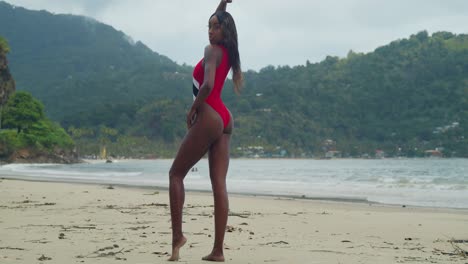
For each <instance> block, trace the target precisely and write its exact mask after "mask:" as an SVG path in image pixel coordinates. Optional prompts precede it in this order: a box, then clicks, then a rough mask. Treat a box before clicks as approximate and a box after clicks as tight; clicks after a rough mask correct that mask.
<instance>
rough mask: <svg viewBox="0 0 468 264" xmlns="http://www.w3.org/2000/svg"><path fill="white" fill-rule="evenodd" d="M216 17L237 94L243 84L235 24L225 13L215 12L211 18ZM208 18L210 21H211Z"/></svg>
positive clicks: (229, 15)
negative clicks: (221, 31)
mask: <svg viewBox="0 0 468 264" xmlns="http://www.w3.org/2000/svg"><path fill="white" fill-rule="evenodd" d="M213 16H216V17H217V18H218V22H219V24H220V25H221V28H222V30H223V37H224V38H223V42H222V44H223V45H224V46H225V47H226V48H227V50H228V54H229V62H230V64H231V68H232V81H233V82H234V91H235V92H236V93H237V94H239V93H240V91H241V88H242V85H243V82H244V77H243V76H242V70H241V62H240V56H239V44H238V42H237V30H236V23H235V22H234V18H232V16H231V14H229V13H228V12H226V11H217V12H216V13H214V14H213V15H212V16H211V17H213ZM211 17H210V19H211Z"/></svg>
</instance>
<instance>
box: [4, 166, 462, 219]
mask: <svg viewBox="0 0 468 264" xmlns="http://www.w3.org/2000/svg"><path fill="white" fill-rule="evenodd" d="M23 177H24V176H23ZM23 177H19V176H9V175H2V176H1V177H0V180H11V181H26V182H39V183H63V184H72V185H73V184H78V185H91V186H101V187H109V186H112V187H114V186H115V187H120V188H124V189H135V190H157V191H168V188H167V187H162V186H148V185H138V184H135V185H132V184H124V183H104V182H93V181H86V180H83V181H80V180H74V179H71V180H67V179H65V178H56V179H46V178H39V179H38V178H36V177H35V176H31V178H23ZM26 177H27V176H26ZM32 177H34V178H35V179H32ZM185 191H186V192H189V193H200V194H212V191H208V190H197V189H190V188H187V189H186V190H185ZM228 194H229V195H230V196H231V195H235V196H239V197H247V198H248V197H251V198H262V197H263V198H270V199H284V200H299V201H300V200H304V201H318V202H334V203H350V204H364V205H369V206H372V205H375V206H385V207H392V208H393V207H395V208H415V209H428V210H447V211H461V212H463V211H466V212H468V207H467V208H459V207H437V206H419V205H404V204H390V203H380V202H374V201H369V200H367V199H365V198H353V197H326V196H305V195H281V194H258V193H241V192H229V191H228Z"/></svg>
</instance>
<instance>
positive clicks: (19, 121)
mask: <svg viewBox="0 0 468 264" xmlns="http://www.w3.org/2000/svg"><path fill="white" fill-rule="evenodd" d="M2 118H3V119H2V127H3V128H4V129H2V130H1V131H0V147H1V150H0V157H7V156H8V155H9V154H11V153H12V152H13V151H15V150H17V149H20V148H25V147H27V148H32V149H36V150H40V151H48V152H52V151H54V148H60V149H67V150H68V149H72V148H73V147H74V142H73V140H72V139H71V137H70V136H69V135H68V134H67V133H66V132H65V131H64V130H63V128H62V127H60V125H58V124H56V123H54V122H52V121H50V120H49V119H47V117H46V116H45V115H44V106H43V105H42V103H41V102H39V101H38V100H37V99H35V98H33V97H32V96H31V94H29V93H27V92H24V91H18V92H16V93H14V94H13V95H12V96H11V97H10V98H9V99H8V102H7V104H6V106H5V107H4V109H3V113H2Z"/></svg>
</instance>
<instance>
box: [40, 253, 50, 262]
mask: <svg viewBox="0 0 468 264" xmlns="http://www.w3.org/2000/svg"><path fill="white" fill-rule="evenodd" d="M37 260H39V261H44V260H52V258H51V257H46V256H44V254H42V256H41V257H40V258H38V259H37Z"/></svg>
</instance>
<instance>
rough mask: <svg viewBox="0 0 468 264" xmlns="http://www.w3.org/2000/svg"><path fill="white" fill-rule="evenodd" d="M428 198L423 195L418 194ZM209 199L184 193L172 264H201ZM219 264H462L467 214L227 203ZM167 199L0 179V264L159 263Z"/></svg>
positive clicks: (273, 201)
mask: <svg viewBox="0 0 468 264" xmlns="http://www.w3.org/2000/svg"><path fill="white" fill-rule="evenodd" d="M428 195H430V194H428ZM212 204H213V201H212V197H211V194H210V193H198V192H188V193H187V196H186V206H185V209H184V221H185V224H184V229H185V230H184V231H185V235H186V236H187V238H188V243H187V244H186V245H185V247H184V248H183V249H182V250H181V260H180V261H179V262H181V263H206V262H204V261H202V260H201V257H202V256H204V255H206V254H208V253H209V252H210V250H211V247H212V243H213V241H212V234H213V218H212V214H213V206H212ZM230 211H231V212H230V217H229V222H228V230H227V234H226V239H225V257H226V262H229V263H252V264H254V263H463V264H466V263H468V258H467V257H466V256H464V254H466V251H468V210H455V209H441V208H414V207H408V206H407V207H402V206H390V205H380V204H367V203H347V202H332V201H317V200H303V199H292V198H284V197H283V198H278V197H276V198H275V197H260V196H240V195H231V196H230ZM170 241H171V229H170V216H169V207H168V193H167V191H165V190H157V189H150V188H130V187H121V186H113V187H112V188H109V186H108V185H92V184H72V183H52V182H30V181H19V180H8V179H2V180H0V263H8V264H9V263H18V264H19V263H21V264H24V263H28V264H29V263H60V264H63V263H132V264H146V263H169V262H166V259H167V258H168V252H170Z"/></svg>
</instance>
